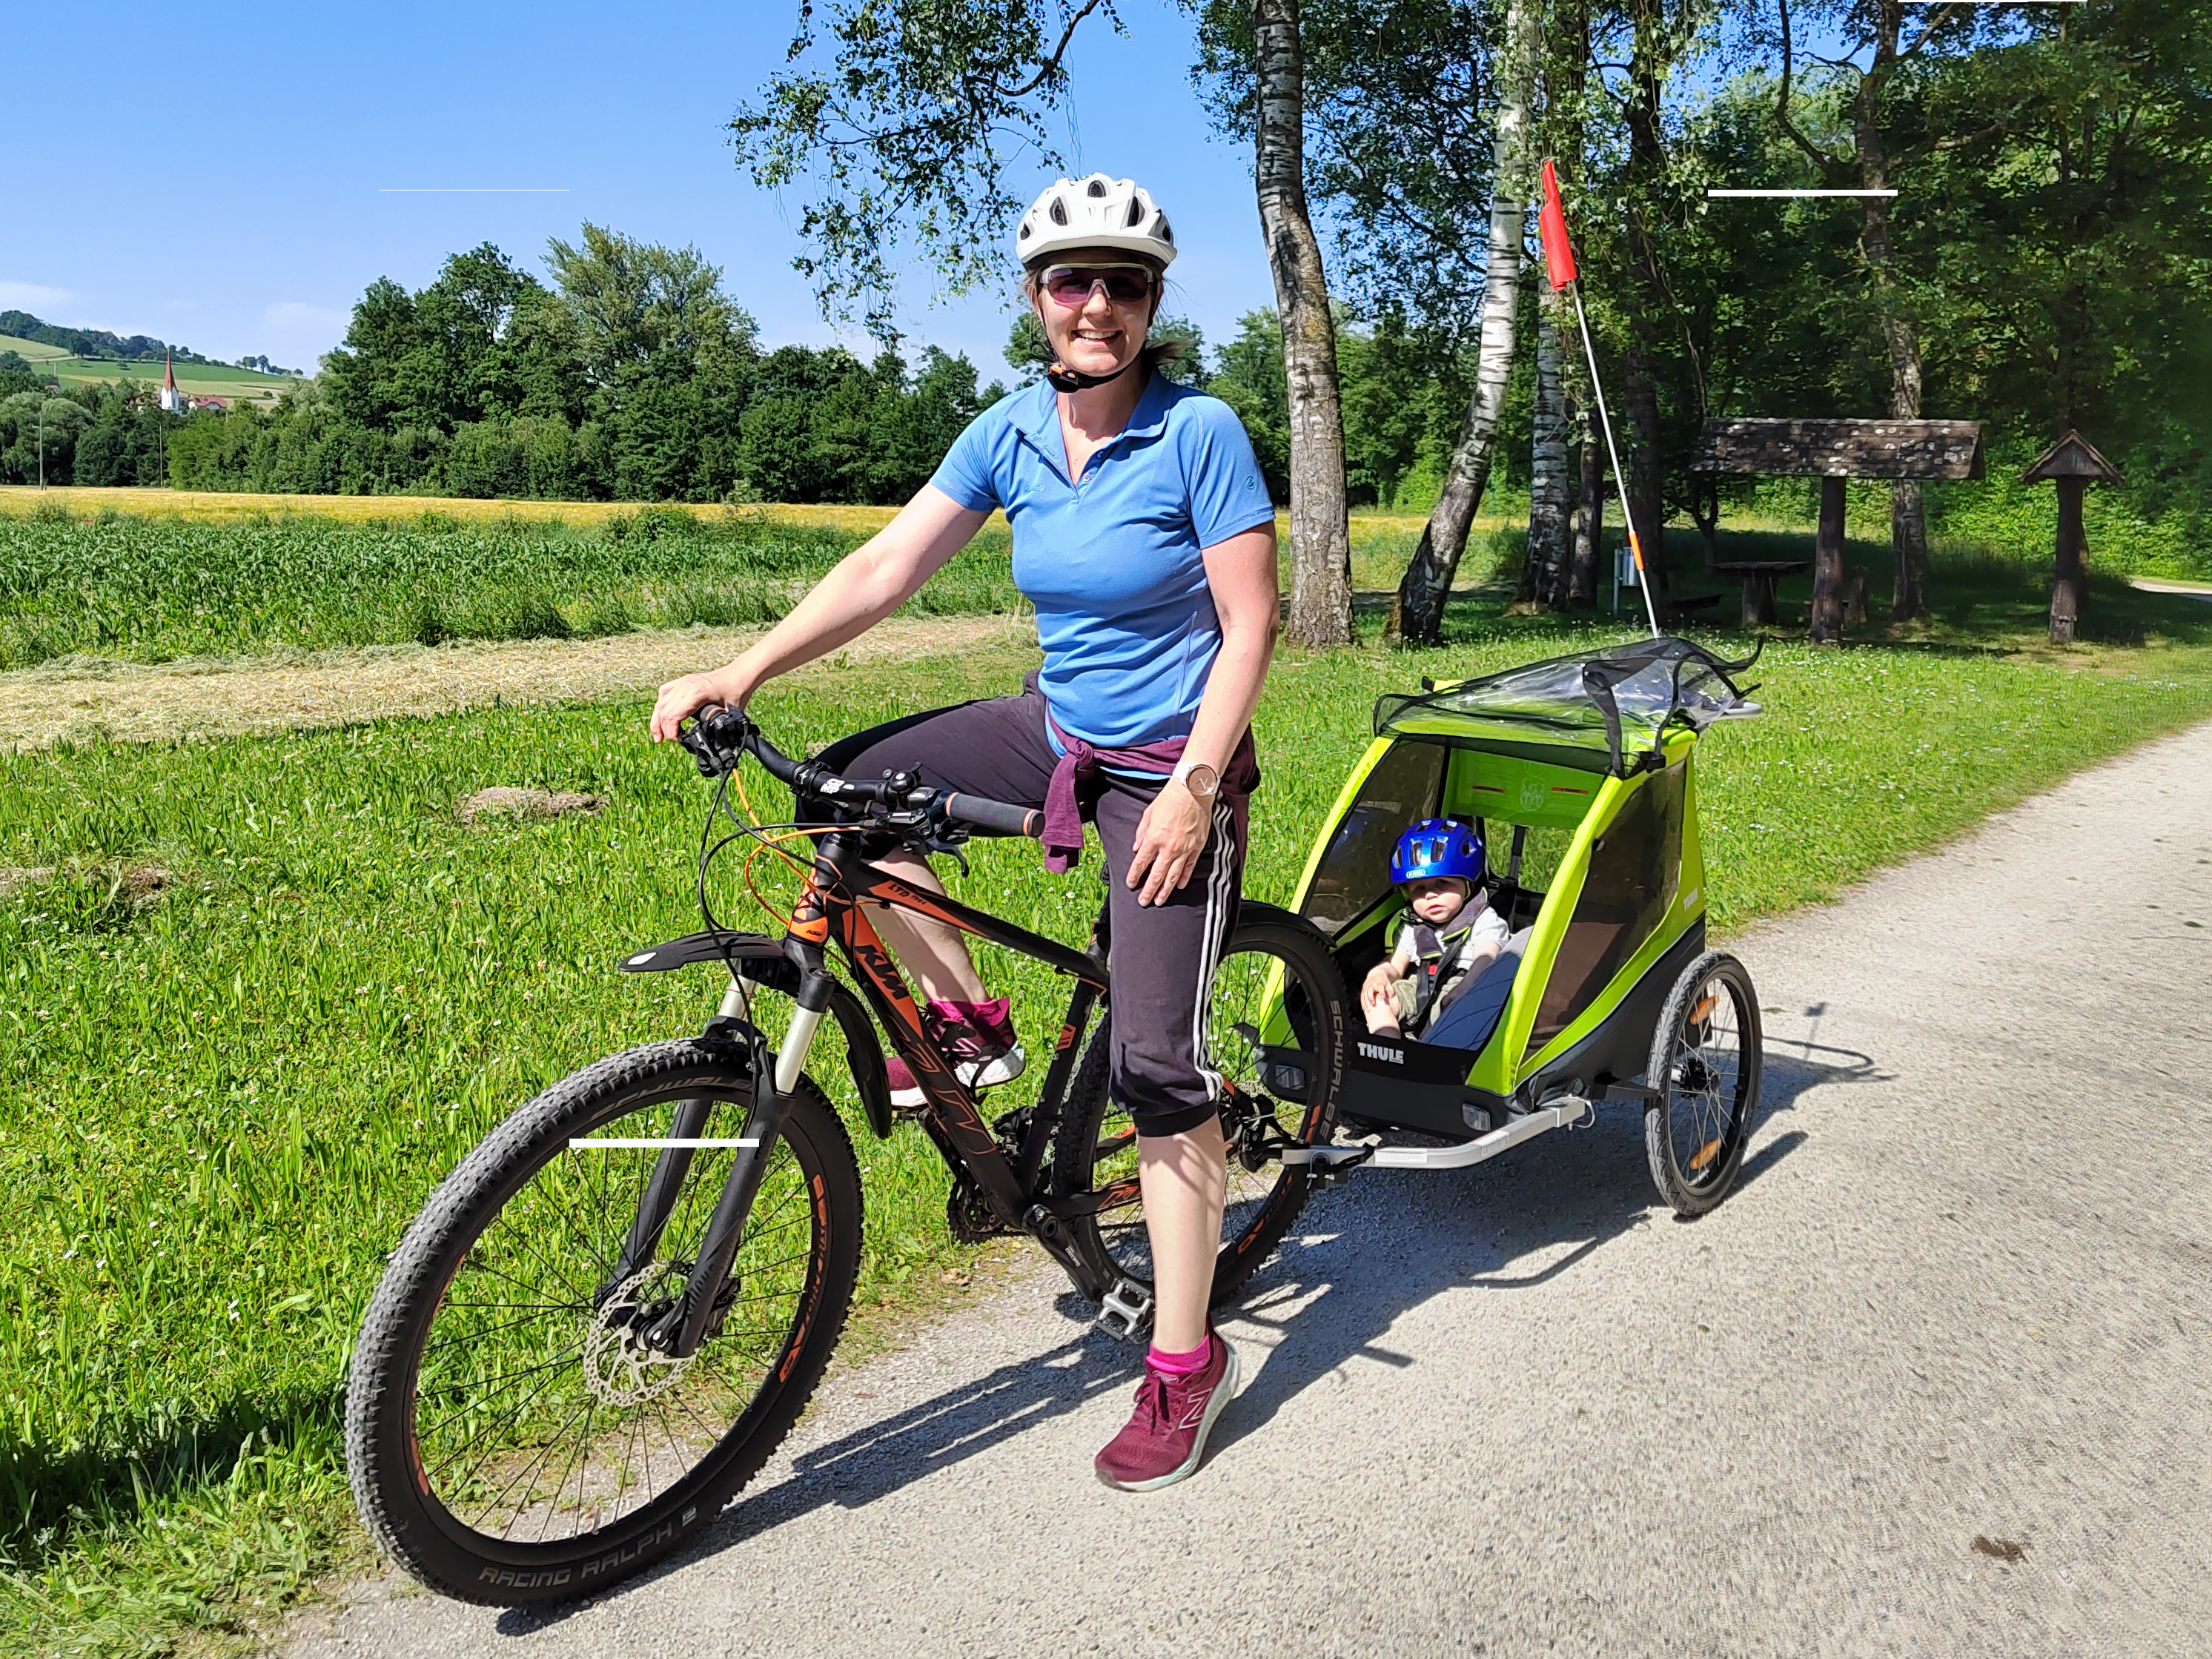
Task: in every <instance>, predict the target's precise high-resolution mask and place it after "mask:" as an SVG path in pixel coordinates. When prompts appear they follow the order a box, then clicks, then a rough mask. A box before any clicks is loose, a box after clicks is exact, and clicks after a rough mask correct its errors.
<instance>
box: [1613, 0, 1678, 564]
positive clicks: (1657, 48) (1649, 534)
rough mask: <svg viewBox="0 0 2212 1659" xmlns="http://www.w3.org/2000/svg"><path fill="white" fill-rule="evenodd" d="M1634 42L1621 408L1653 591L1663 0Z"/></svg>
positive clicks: (1650, 9)
mask: <svg viewBox="0 0 2212 1659" xmlns="http://www.w3.org/2000/svg"><path fill="white" fill-rule="evenodd" d="M1629 11H1630V16H1631V21H1632V27H1633V31H1634V43H1633V46H1632V49H1631V52H1630V55H1629V68H1628V108H1627V114H1628V190H1627V192H1626V195H1627V209H1628V246H1629V252H1630V255H1631V258H1630V266H1631V274H1630V277H1629V281H1628V283H1626V289H1625V292H1624V295H1623V297H1624V299H1625V300H1626V310H1627V313H1628V346H1627V349H1626V352H1624V353H1623V355H1622V362H1621V369H1622V374H1621V378H1622V380H1624V381H1625V382H1626V386H1625V387H1624V391H1623V395H1622V399H1621V401H1622V404H1623V405H1624V407H1623V409H1622V411H1621V412H1622V413H1623V414H1624V415H1626V416H1627V420H1628V510H1629V513H1630V514H1631V519H1632V523H1631V533H1632V535H1633V536H1634V538H1635V539H1636V540H1637V541H1638V543H1640V544H1642V546H1643V549H1644V564H1645V572H1644V576H1645V580H1647V581H1648V582H1650V585H1651V591H1652V594H1653V597H1654V598H1655V599H1656V597H1657V596H1658V595H1659V594H1660V593H1662V592H1666V590H1667V558H1666V553H1667V549H1666V542H1665V532H1664V529H1663V526H1664V524H1665V522H1666V495H1665V490H1666V474H1667V466H1666V453H1665V438H1664V436H1663V435H1662V432H1661V430H1660V425H1659V380H1658V374H1657V370H1656V368H1655V366H1654V364H1653V362H1652V357H1651V348H1650V341H1651V340H1652V339H1653V338H1654V337H1656V335H1655V331H1656V329H1657V327H1658V325H1659V319H1660V317H1661V315H1662V313H1663V311H1664V309H1665V307H1666V292H1665V288H1664V284H1663V283H1662V281H1661V279H1660V271H1659V246H1658V240H1657V238H1656V236H1655V234H1653V231H1652V228H1651V211H1652V204H1653V202H1654V200H1655V199H1656V195H1657V191H1658V187H1659V184H1660V181H1661V179H1662V175H1663V174H1664V173H1666V171H1667V150H1666V139H1665V136H1664V130H1663V128H1662V125H1661V111H1660V100H1659V94H1660V88H1661V87H1662V84H1663V83H1664V82H1665V80H1666V77H1667V73H1668V68H1669V66H1670V51H1669V46H1668V31H1667V28H1666V19H1665V16H1664V15H1663V13H1664V6H1663V0H1636V3H1632V5H1631V6H1630V8H1629Z"/></svg>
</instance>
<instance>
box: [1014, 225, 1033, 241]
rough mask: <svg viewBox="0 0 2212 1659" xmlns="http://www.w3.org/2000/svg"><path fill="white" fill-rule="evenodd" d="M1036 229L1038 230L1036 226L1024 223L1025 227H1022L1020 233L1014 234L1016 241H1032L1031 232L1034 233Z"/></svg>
mask: <svg viewBox="0 0 2212 1659" xmlns="http://www.w3.org/2000/svg"><path fill="white" fill-rule="evenodd" d="M1035 228H1036V227H1035V226H1034V225H1031V224H1029V223H1027V222H1024V224H1023V226H1022V228H1021V229H1019V230H1018V231H1017V232H1015V234H1014V240H1016V241H1018V242H1026V241H1028V240H1029V239H1030V231H1032V230H1034V229H1035Z"/></svg>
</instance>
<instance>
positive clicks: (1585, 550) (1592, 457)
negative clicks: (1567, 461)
mask: <svg viewBox="0 0 2212 1659" xmlns="http://www.w3.org/2000/svg"><path fill="white" fill-rule="evenodd" d="M1582 452H1583V453H1582V465H1581V467H1580V469H1579V471H1578V477H1579V480H1580V482H1579V484H1578V489H1577V495H1578V499H1577V501H1576V503H1575V574H1574V580H1572V581H1571V582H1570V583H1569V584H1568V585H1567V597H1568V599H1571V600H1572V601H1573V602H1574V603H1575V604H1577V605H1595V604H1596V603H1597V590H1598V580H1599V578H1598V567H1599V565H1600V563H1601V562H1602V558H1603V555H1604V552H1605V445H1604V444H1603V443H1602V442H1601V441H1600V440H1599V438H1598V436H1597V435H1596V434H1595V433H1594V432H1592V431H1591V430H1590V429H1589V414H1588V412H1587V411H1585V412H1584V414H1583V441H1582Z"/></svg>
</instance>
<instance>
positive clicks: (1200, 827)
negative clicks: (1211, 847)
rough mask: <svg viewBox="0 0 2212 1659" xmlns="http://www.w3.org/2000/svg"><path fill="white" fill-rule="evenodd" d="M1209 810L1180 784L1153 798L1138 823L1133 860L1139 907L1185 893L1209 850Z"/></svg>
mask: <svg viewBox="0 0 2212 1659" xmlns="http://www.w3.org/2000/svg"><path fill="white" fill-rule="evenodd" d="M1206 820H1207V813H1206V808H1204V807H1203V806H1201V805H1199V804H1198V798H1197V797H1196V796H1195V795H1194V794H1192V793H1190V791H1189V790H1188V789H1186V788H1184V787H1182V785H1181V784H1179V783H1170V784H1168V785H1166V786H1165V787H1164V788H1162V789H1161V791H1160V793H1158V794H1157V795H1155V796H1153V797H1152V805H1150V806H1147V807H1146V809H1145V815H1144V817H1140V818H1139V819H1138V820H1137V845H1136V849H1135V850H1136V855H1135V856H1134V857H1133V858H1132V859H1131V860H1129V885H1130V886H1132V887H1134V888H1136V889H1137V902H1138V903H1139V904H1164V903H1166V902H1167V901H1168V899H1169V898H1170V896H1172V895H1174V894H1175V893H1176V892H1179V891H1180V890H1182V884H1184V883H1185V882H1187V881H1188V880H1189V879H1190V872H1192V871H1193V870H1194V869H1196V868H1197V867H1198V857H1199V854H1201V853H1203V852H1204V851H1205V850H1206V831H1207V829H1208V827H1209V826H1208V824H1207V822H1206Z"/></svg>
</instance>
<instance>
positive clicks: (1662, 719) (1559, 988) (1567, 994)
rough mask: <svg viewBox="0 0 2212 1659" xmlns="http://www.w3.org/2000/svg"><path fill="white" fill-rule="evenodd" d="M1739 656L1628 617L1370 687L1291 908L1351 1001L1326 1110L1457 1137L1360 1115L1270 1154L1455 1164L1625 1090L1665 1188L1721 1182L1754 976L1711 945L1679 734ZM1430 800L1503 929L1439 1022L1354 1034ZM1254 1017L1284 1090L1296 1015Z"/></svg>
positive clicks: (1697, 718) (1715, 705) (1294, 1083)
mask: <svg viewBox="0 0 2212 1659" xmlns="http://www.w3.org/2000/svg"><path fill="white" fill-rule="evenodd" d="M1756 654H1757V653H1753V657H1754V658H1755V656H1756ZM1752 660H1753V658H1746V659H1743V660H1742V661H1741V662H1728V661H1724V660H1723V659H1720V658H1717V657H1716V656H1714V655H1713V654H1712V653H1711V652H1709V651H1707V650H1705V648H1704V647H1700V646H1698V645H1695V644H1692V643H1691V642H1690V641H1686V640H1677V639H1656V640H1648V641H1638V642H1636V643H1634V644H1630V645H1620V646H1612V647H1606V648H1604V649H1601V650H1596V651H1591V652H1588V653H1582V654H1578V655H1575V656H1567V657H1557V658H1553V659H1549V660H1547V661H1544V662H1537V663H1531V664H1529V665H1526V666H1524V667H1520V668H1514V669H1509V670H1507V671H1504V672H1503V673H1498V674H1492V675H1488V676H1486V677H1485V678H1480V679H1469V680H1461V681H1457V682H1449V683H1445V684H1432V683H1430V682H1427V681H1424V682H1423V684H1422V689H1421V690H1419V692H1417V693H1406V694H1393V695H1389V696H1383V697H1382V698H1381V699H1379V700H1378V701H1377V702H1376V705H1375V740H1374V742H1373V743H1372V744H1370V745H1369V746H1368V749H1367V752H1366V753H1365V754H1364V756H1362V757H1361V758H1360V761H1359V763H1358V765H1357V766H1355V767H1354V768H1353V769H1352V775H1351V777H1350V778H1349V779H1348V780H1346V783H1345V786H1344V788H1343V791H1342V793H1340V795H1339V796H1338V797H1337V800H1336V804H1335V806H1334V808H1333V809H1332V811H1330V813H1329V816H1328V822H1327V823H1326V824H1325V825H1324V827H1323V829H1322V833H1321V835H1320V836H1319V838H1318V839H1317V840H1316V842H1315V843H1314V848H1313V851H1312V854H1310V857H1309V858H1308V860H1307V861H1306V867H1305V872H1304V875H1303V876H1302V877H1301V878H1300V879H1299V883H1298V887H1297V896H1296V898H1295V900H1294V902H1293V906H1292V908H1295V909H1296V910H1297V912H1298V913H1299V914H1300V915H1303V916H1304V917H1305V918H1306V919H1307V920H1308V921H1311V922H1312V923H1313V924H1314V926H1315V927H1317V928H1319V929H1320V930H1321V932H1322V933H1323V934H1324V935H1325V936H1326V937H1327V938H1328V942H1329V948H1330V951H1331V952H1332V954H1333V955H1334V957H1335V960H1336V963H1337V966H1338V968H1339V969H1340V972H1341V973H1342V975H1343V977H1344V981H1345V984H1346V987H1347V991H1348V993H1349V994H1350V995H1351V1000H1352V1004H1353V1006H1354V1012H1353V1017H1352V1023H1353V1027H1354V1029H1353V1030H1352V1033H1351V1037H1352V1041H1351V1044H1350V1050H1351V1052H1350V1055H1349V1063H1348V1065H1347V1067H1346V1075H1345V1082H1344V1087H1343V1091H1342V1092H1341V1094H1340V1109H1339V1120H1340V1121H1341V1122H1344V1123H1346V1125H1347V1126H1348V1127H1349V1128H1350V1129H1351V1130H1352V1132H1354V1133H1358V1132H1360V1131H1361V1130H1363V1129H1364V1130H1368V1131H1380V1132H1383V1142H1387V1140H1388V1138H1389V1132H1392V1131H1412V1132H1415V1133H1419V1134H1420V1135H1422V1136H1427V1137H1442V1138H1443V1139H1449V1140H1452V1141H1455V1142H1458V1143H1459V1144H1458V1145H1455V1146H1447V1147H1443V1148H1429V1147H1419V1146H1391V1145H1388V1144H1382V1142H1378V1140H1377V1139H1376V1138H1375V1137H1374V1136H1373V1135H1371V1134H1370V1137H1369V1139H1368V1140H1367V1142H1366V1143H1365V1144H1364V1145H1359V1146H1344V1145H1339V1146H1312V1147H1304V1148H1296V1149H1288V1150H1285V1152H1284V1153H1283V1154H1282V1156H1283V1160H1284V1162H1285V1164H1297V1163H1304V1164H1309V1165H1311V1166H1315V1167H1313V1168H1312V1169H1311V1170H1310V1173H1311V1174H1312V1175H1313V1176H1315V1177H1316V1178H1317V1179H1319V1180H1322V1181H1330V1180H1333V1179H1334V1178H1335V1177H1336V1176H1339V1175H1340V1174H1341V1173H1342V1172H1345V1171H1346V1170H1349V1169H1351V1168H1353V1167H1358V1166H1360V1165H1363V1164H1364V1165H1369V1166H1372V1167H1377V1168H1393V1167H1395V1168H1426V1169H1437V1168H1453V1167H1457V1166H1459V1165H1462V1164H1474V1163H1479V1162H1480V1161H1482V1160H1483V1159H1485V1158H1491V1157H1494V1156H1496V1155H1497V1154H1498V1153H1499V1152H1504V1151H1506V1150H1507V1149H1508V1148H1510V1147H1511V1146H1516V1145H1517V1144H1519V1143H1520V1142H1521V1141H1522V1140H1526V1139H1529V1138H1531V1137H1532V1136H1534V1135H1537V1134H1541V1133H1544V1132H1545V1131H1546V1130H1548V1129H1553V1128H1558V1127H1565V1126H1570V1125H1572V1124H1575V1123H1577V1122H1580V1121H1584V1120H1585V1119H1587V1118H1588V1116H1589V1115H1590V1114H1591V1112H1592V1111H1593V1109H1594V1107H1595V1103H1596V1102H1598V1101H1600V1100H1608V1099H1609V1100H1620V1101H1633V1102H1640V1103H1642V1105H1643V1107H1644V1114H1645V1120H1644V1121H1645V1141H1646V1146H1647V1148H1648V1150H1649V1152H1650V1163H1651V1174H1652V1178H1653V1180H1654V1181H1655V1182H1657V1184H1658V1188H1659V1191H1660V1194H1661V1196H1662V1197H1663V1198H1664V1199H1665V1200H1667V1201H1668V1203H1669V1204H1671V1205H1672V1206H1674V1209H1675V1210H1676V1211H1677V1212H1680V1213H1681V1214H1684V1215H1695V1214H1700V1213H1702V1212H1705V1211H1706V1210H1709V1209H1711V1207H1712V1206H1714V1205H1716V1204H1717V1203H1718V1202H1719V1201H1720V1200H1721V1199H1722V1198H1723V1196H1724V1195H1725V1194H1727V1192H1728V1189H1729V1186H1730V1185H1731V1184H1732V1183H1733V1182H1734V1181H1735V1176H1736V1172H1737V1170H1738V1169H1739V1167H1740V1166H1741V1163H1742V1159H1743V1152H1744V1146H1745V1142H1746V1141H1747V1139H1748V1138H1749V1135H1750V1132H1751V1127H1752V1121H1753V1115H1754V1113H1755V1112H1756V1110H1757V1108H1758V1103H1759V1061H1760V1034H1759V1000H1758V996H1757V994H1756V993H1755V992H1754V991H1753V988H1752V983H1751V977H1750V975H1748V974H1747V972H1746V971H1745V970H1744V967H1743V964H1742V963H1740V962H1738V961H1737V960H1736V959H1735V957H1733V956H1730V955H1729V954H1728V953H1727V952H1726V951H1713V950H1708V949H1707V948H1706V944H1705V855H1704V848H1703V846H1702V844H1701V840H1700V837H1699V830H1698V782H1697V772H1696V750H1697V747H1698V744H1699V739H1700V738H1702V737H1703V735H1704V734H1705V732H1706V731H1707V729H1708V728H1710V727H1711V726H1712V725H1713V724H1714V723H1715V722H1717V721H1719V720H1731V719H1741V718H1744V717H1747V716H1750V715H1755V714H1758V713H1759V705H1758V704H1756V703H1754V702H1750V701H1748V700H1747V697H1746V696H1745V693H1744V690H1743V689H1741V688H1740V687H1739V686H1738V684H1736V680H1735V676H1738V675H1740V674H1741V672H1742V671H1744V670H1745V669H1747V668H1748V667H1749V666H1750V665H1751V662H1752ZM1754 689H1755V688H1754ZM1432 817H1452V818H1459V819H1464V820H1468V821H1471V822H1473V823H1476V824H1478V825H1479V826H1480V828H1481V829H1482V830H1483V831H1484V837H1485V842H1486V846H1487V848H1488V849H1489V850H1488V860H1487V862H1488V872H1487V876H1486V880H1485V882H1484V887H1485V890H1486V896H1487V898H1488V901H1489V903H1490V906H1491V907H1492V908H1493V909H1494V910H1496V911H1497V912H1498V914H1499V915H1500V916H1501V917H1502V918H1503V919H1504V921H1505V923H1506V925H1507V927H1508V928H1509V929H1510V939H1509V940H1508V942H1507V943H1506V944H1505V945H1504V947H1503V948H1502V949H1501V951H1499V954H1498V957H1497V958H1496V959H1495V960H1494V961H1493V962H1492V963H1490V964H1489V966H1488V967H1487V968H1486V969H1480V970H1478V971H1479V973H1480V977H1478V978H1476V979H1474V980H1473V981H1471V982H1470V983H1469V984H1468V986H1467V987H1465V988H1464V989H1463V990H1462V992H1461V993H1460V994H1458V996H1457V998H1456V1000H1455V1001H1454V1002H1453V1004H1452V1006H1451V1007H1450V1010H1449V1018H1440V1019H1439V1020H1438V1021H1437V1023H1436V1024H1435V1025H1434V1027H1433V1028H1431V1029H1432V1030H1433V1034H1434V1036H1435V1038H1436V1039H1437V1040H1433V1041H1424V1040H1422V1037H1421V1036H1420V1035H1419V1034H1418V1033H1413V1032H1409V1033H1408V1034H1407V1036H1402V1037H1401V1036H1390V1035H1373V1034H1370V1033H1368V1032H1367V1031H1365V1030H1363V1029H1361V1028H1362V1027H1364V1024H1365V1021H1364V1018H1362V1016H1361V1014H1360V1012H1358V1008H1357V1002H1358V997H1357V990H1358V987H1359V986H1360V984H1361V982H1362V981H1363V980H1364V977H1365V975H1367V973H1368V970H1369V969H1370V968H1372V967H1373V966H1374V965H1375V964H1376V963H1378V962H1380V961H1382V960H1383V958H1384V957H1387V956H1388V955H1389V952H1390V951H1391V948H1392V939H1393V936H1394V933H1395V927H1394V924H1395V923H1396V922H1397V921H1398V919H1399V918H1400V917H1401V916H1402V915H1404V913H1405V908H1406V902H1405V899H1404V897H1403V896H1402V895H1401V892H1400V890H1398V889H1397V888H1396V887H1395V886H1393V885H1392V884H1391V883H1390V878H1389V866H1390V854H1391V850H1392V848H1393V847H1394V846H1395V843H1396V842H1397V839H1398V837H1399V836H1400V835H1401V832H1403V831H1404V830H1405V829H1407V826H1408V825H1410V824H1412V823H1415V822H1417V821H1419V820H1420V819H1423V818H1432ZM1269 1024H1270V1028H1271V1029H1270V1030H1268V1031H1267V1034H1266V1035H1267V1036H1268V1037H1270V1038H1272V1039H1273V1042H1275V1043H1278V1044H1279V1045H1280V1046H1279V1047H1273V1046H1271V1047H1270V1048H1268V1049H1267V1051H1266V1052H1267V1053H1268V1054H1269V1056H1270V1064H1269V1072H1270V1074H1271V1075H1270V1083H1271V1086H1273V1087H1274V1088H1275V1089H1276V1091H1278V1092H1281V1093H1285V1094H1290V1095H1292V1096H1293V1097H1295V1094H1296V1091H1297V1088H1298V1087H1299V1086H1301V1085H1302V1084H1303V1079H1302V1078H1300V1077H1299V1075H1298V1073H1299V1071H1300V1069H1301V1068H1300V1067H1299V1066H1298V1060H1299V1057H1300V1056H1299V1049H1298V1045H1297V1041H1296V1034H1295V1030H1294V1022H1293V1021H1291V1020H1290V1019H1286V1018H1282V1017H1281V1014H1280V1012H1278V1014H1277V1016H1276V1018H1274V1019H1273V1020H1271V1021H1270V1023H1269Z"/></svg>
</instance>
